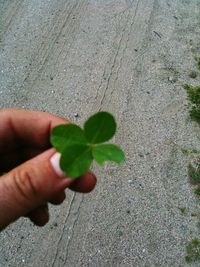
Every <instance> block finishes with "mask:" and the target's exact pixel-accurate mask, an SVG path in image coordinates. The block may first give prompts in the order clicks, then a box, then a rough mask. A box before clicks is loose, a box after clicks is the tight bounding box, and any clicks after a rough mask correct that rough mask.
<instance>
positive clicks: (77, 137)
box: [50, 124, 87, 152]
mask: <svg viewBox="0 0 200 267" xmlns="http://www.w3.org/2000/svg"><path fill="white" fill-rule="evenodd" d="M50 142H51V144H52V145H53V146H54V147H55V148H56V150H57V151H58V152H62V151H63V150H64V149H65V148H66V147H67V146H69V145H72V144H84V145H86V144H87V140H86V137H85V134H84V132H83V130H82V129H81V128H80V127H79V126H77V125H75V124H65V125H59V126H56V127H54V128H53V130H52V132H51V138H50Z"/></svg>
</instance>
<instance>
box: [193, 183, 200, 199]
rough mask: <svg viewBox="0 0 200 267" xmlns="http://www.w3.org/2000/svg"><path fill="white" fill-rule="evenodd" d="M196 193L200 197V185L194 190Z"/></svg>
mask: <svg viewBox="0 0 200 267" xmlns="http://www.w3.org/2000/svg"><path fill="white" fill-rule="evenodd" d="M194 193H195V194H196V195H197V196H199V197H200V185H199V186H198V187H197V188H196V189H195V190H194Z"/></svg>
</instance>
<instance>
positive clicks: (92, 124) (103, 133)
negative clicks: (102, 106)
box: [84, 112, 116, 144]
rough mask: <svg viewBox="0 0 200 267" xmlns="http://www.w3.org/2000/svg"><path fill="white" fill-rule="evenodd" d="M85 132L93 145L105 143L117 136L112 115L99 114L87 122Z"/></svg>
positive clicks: (106, 113)
mask: <svg viewBox="0 0 200 267" xmlns="http://www.w3.org/2000/svg"><path fill="white" fill-rule="evenodd" d="M84 131H85V136H86V138H87V140H88V141H89V142H90V143H91V144H99V143H103V142H106V141H108V140H109V139H111V138H112V137H113V135H114V134H115V131H116V122H115V119H114V117H113V116H112V115H111V114H110V113H108V112H98V113H96V114H95V115H93V116H91V117H90V118H89V119H88V120H87V121H86V122H85V125H84Z"/></svg>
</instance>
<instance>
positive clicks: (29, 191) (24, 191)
mask: <svg viewBox="0 0 200 267" xmlns="http://www.w3.org/2000/svg"><path fill="white" fill-rule="evenodd" d="M13 180H14V184H15V187H16V188H17V190H18V191H19V193H20V195H21V196H22V197H23V198H25V199H26V200H30V199H32V198H33V197H35V196H36V195H37V191H38V190H37V188H36V187H35V185H34V183H33V181H32V178H31V176H30V174H29V173H28V172H27V171H23V170H22V171H16V172H15V173H14V175H13Z"/></svg>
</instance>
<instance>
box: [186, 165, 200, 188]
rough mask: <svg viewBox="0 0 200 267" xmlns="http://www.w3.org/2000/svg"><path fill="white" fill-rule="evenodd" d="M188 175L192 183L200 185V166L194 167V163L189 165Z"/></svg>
mask: <svg viewBox="0 0 200 267" xmlns="http://www.w3.org/2000/svg"><path fill="white" fill-rule="evenodd" d="M188 175H189V179H190V183H191V184H192V185H200V166H198V167H197V168H194V167H193V166H192V164H189V165H188Z"/></svg>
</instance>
